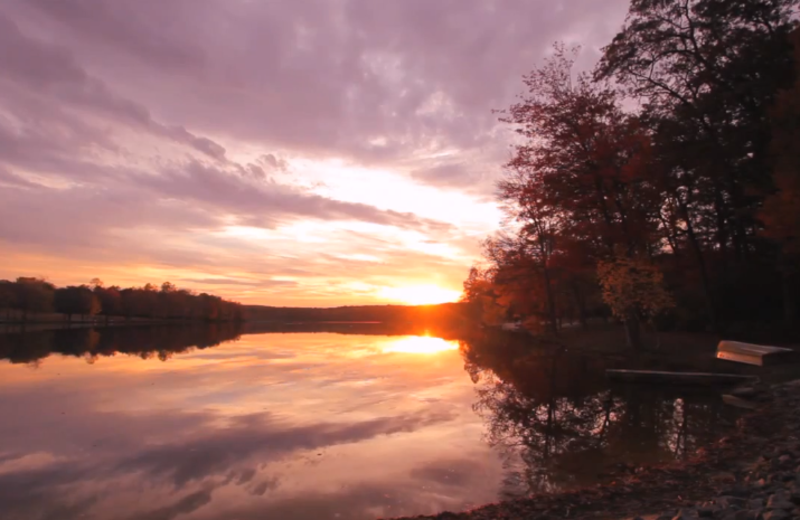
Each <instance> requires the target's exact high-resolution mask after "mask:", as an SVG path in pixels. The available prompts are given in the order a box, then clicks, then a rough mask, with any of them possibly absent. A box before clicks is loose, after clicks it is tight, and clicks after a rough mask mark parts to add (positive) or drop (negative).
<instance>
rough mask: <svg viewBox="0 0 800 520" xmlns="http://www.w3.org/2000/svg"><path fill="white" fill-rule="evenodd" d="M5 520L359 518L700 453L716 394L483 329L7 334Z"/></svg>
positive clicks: (726, 415) (0, 378) (448, 505)
mask: <svg viewBox="0 0 800 520" xmlns="http://www.w3.org/2000/svg"><path fill="white" fill-rule="evenodd" d="M0 357H2V358H3V360H2V361H0V417H2V418H3V420H2V421H0V511H2V514H0V516H2V518H3V519H5V520H16V519H20V520H23V519H24V520H37V519H51V518H52V519H63V520H69V519H73V518H74V519H77V518H81V519H108V518H115V519H128V520H144V519H147V520H171V519H173V518H180V519H196V520H222V519H226V520H227V519H233V518H235V519H243V520H248V519H256V518H258V519H262V518H270V519H272V518H274V519H286V520H290V519H368V518H376V517H382V516H389V517H391V516H398V515H411V514H422V513H434V512H438V511H442V510H453V509H463V508H467V507H470V506H475V505H478V504H480V503H483V502H490V501H495V500H497V499H498V498H503V497H506V496H515V495H521V494H525V493H527V492H530V491H537V490H547V489H554V488H566V487H570V486H575V485H583V484H587V483H591V482H594V481H597V480H598V479H600V478H602V476H601V475H600V474H601V473H602V472H603V471H604V470H605V469H607V468H608V467H610V466H612V465H613V464H617V463H620V462H624V463H636V464H638V463H644V462H654V461H661V460H669V459H671V458H674V457H682V456H685V455H686V454H687V453H691V452H693V451H694V450H695V449H696V448H697V447H699V446H700V445H701V444H703V443H704V442H707V441H708V440H709V439H710V438H712V437H713V436H715V435H717V434H719V432H720V431H721V430H723V429H725V428H727V427H729V426H730V424H731V423H732V421H733V419H734V417H733V416H732V415H730V412H731V411H730V410H729V409H727V408H724V407H723V406H722V405H721V403H720V402H719V399H718V397H716V396H706V395H682V394H672V395H665V394H662V393H656V392H647V391H644V390H643V389H636V390H625V389H609V388H608V387H607V386H606V383H605V379H604V378H603V371H604V369H605V366H606V363H605V362H604V361H602V360H598V359H591V358H583V357H577V356H574V355H567V354H566V353H557V352H541V351H534V352H532V351H531V350H530V348H525V347H521V346H519V345H509V344H508V343H507V342H505V343H504V342H499V341H498V340H496V339H492V338H477V339H473V340H472V341H470V342H463V341H462V342H459V341H447V340H444V339H439V338H435V337H419V336H379V335H343V334H333V333H316V334H311V333H296V334H277V333H271V334H248V335H239V331H237V330H234V329H226V328H213V329H201V328H195V329H175V328H172V329H170V328H164V327H162V328H157V329H147V328H137V329H127V330H126V329H106V330H98V331H91V330H72V331H55V332H36V333H32V332H29V333H27V334H24V335H22V334H8V335H0Z"/></svg>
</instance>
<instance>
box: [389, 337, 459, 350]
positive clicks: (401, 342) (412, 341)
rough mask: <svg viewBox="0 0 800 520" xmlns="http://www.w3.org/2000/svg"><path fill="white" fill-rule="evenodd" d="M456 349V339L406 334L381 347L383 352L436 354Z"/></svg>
mask: <svg viewBox="0 0 800 520" xmlns="http://www.w3.org/2000/svg"><path fill="white" fill-rule="evenodd" d="M457 349H458V342H457V341H452V340H451V341H447V340H444V339H442V338H433V337H430V336H407V337H403V338H399V339H395V340H391V341H390V342H388V343H387V344H386V345H385V346H384V347H383V351H384V352H404V353H406V354H436V353H437V352H443V351H446V350H457Z"/></svg>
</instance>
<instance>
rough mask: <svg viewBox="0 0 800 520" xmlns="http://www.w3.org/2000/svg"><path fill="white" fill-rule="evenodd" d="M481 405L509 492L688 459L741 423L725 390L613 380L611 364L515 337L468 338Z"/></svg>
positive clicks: (468, 362) (469, 367)
mask: <svg viewBox="0 0 800 520" xmlns="http://www.w3.org/2000/svg"><path fill="white" fill-rule="evenodd" d="M460 349H461V353H462V355H463V357H464V360H465V369H466V371H467V372H468V373H469V375H470V377H471V378H472V381H473V382H474V383H475V384H476V388H477V394H478V400H477V402H476V403H475V405H474V408H475V410H476V412H478V413H479V414H480V415H481V416H482V417H483V418H484V420H485V421H486V424H487V430H486V437H487V441H488V442H489V444H491V445H493V446H496V447H498V448H499V449H500V450H501V453H503V456H504V457H505V463H506V468H507V474H506V480H505V483H504V490H503V493H504V494H505V495H506V496H518V495H521V494H528V493H536V492H546V491H552V490H555V489H568V488H574V487H581V486H585V485H589V484H592V483H595V482H598V481H600V480H602V475H603V473H604V472H607V471H608V470H610V469H612V468H614V467H615V466H617V467H618V465H620V464H624V465H643V464H658V463H663V462H666V461H669V460H673V459H683V458H685V457H687V456H688V455H691V454H692V453H694V452H695V451H696V450H697V449H698V448H699V447H700V446H702V445H704V444H707V443H709V442H712V441H713V439H714V438H715V437H716V436H718V435H720V433H721V432H722V431H724V430H725V429H727V428H730V427H731V426H732V425H733V424H734V421H735V418H736V411H735V410H734V409H731V408H729V407H725V406H724V405H723V403H722V401H721V399H720V397H719V395H715V394H711V393H708V392H697V391H694V392H692V391H689V390H683V391H681V390H674V389H673V390H669V389H665V388H652V387H645V386H636V387H634V386H628V387H624V386H620V387H611V386H609V384H608V382H607V381H606V378H605V370H606V368H613V361H611V360H608V359H604V358H602V357H598V356H590V355H581V354H580V353H574V352H569V351H566V350H564V349H563V348H545V347H536V348H533V347H529V346H525V345H524V344H520V343H518V342H515V340H514V339H512V338H509V337H499V338H498V337H492V336H484V337H481V338H477V339H471V340H470V341H462V342H461V344H460Z"/></svg>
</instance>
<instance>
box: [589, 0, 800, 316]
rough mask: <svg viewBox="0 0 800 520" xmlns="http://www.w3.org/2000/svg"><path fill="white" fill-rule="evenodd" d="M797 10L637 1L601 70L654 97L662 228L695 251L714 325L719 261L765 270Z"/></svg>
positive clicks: (723, 0)
mask: <svg viewBox="0 0 800 520" xmlns="http://www.w3.org/2000/svg"><path fill="white" fill-rule="evenodd" d="M797 5H798V1H797V0H632V2H631V5H630V9H629V13H628V18H627V20H626V23H625V25H624V27H623V29H622V31H620V33H619V34H617V36H616V37H615V38H614V40H613V41H612V43H611V44H610V45H608V46H607V47H605V49H604V53H603V58H602V60H601V62H600V63H599V65H598V67H597V69H596V74H595V78H596V79H598V80H606V79H613V80H614V81H616V82H617V83H618V84H620V85H622V86H623V87H625V88H626V91H627V94H629V95H630V96H632V97H635V98H638V99H639V100H641V101H642V103H643V111H642V117H643V120H645V121H647V123H648V125H649V126H650V128H651V131H652V133H653V136H654V139H655V148H656V155H657V156H658V158H659V160H658V163H659V169H658V170H657V171H654V173H656V175H654V181H656V182H657V183H658V185H659V187H660V188H661V190H662V193H663V194H664V197H663V198H664V201H663V204H662V206H661V208H662V210H663V211H664V213H665V214H664V217H665V218H663V219H662V224H663V225H664V227H665V229H666V230H667V237H668V238H669V239H670V245H671V246H672V247H673V248H674V249H675V251H676V253H677V254H680V252H681V247H682V246H685V247H686V248H687V249H688V250H690V251H691V258H693V259H694V262H695V265H696V268H697V269H698V271H699V273H700V276H701V280H702V283H703V285H704V287H705V292H706V300H707V302H708V306H709V312H710V315H711V319H712V322H713V321H716V316H717V309H716V307H717V303H716V300H717V296H718V295H717V294H714V288H713V286H714V280H712V279H711V278H712V275H713V274H714V268H716V271H718V274H717V276H716V277H717V278H718V279H720V280H723V281H724V280H725V279H726V276H727V275H728V273H734V274H736V273H738V274H736V277H735V278H734V279H735V280H739V279H741V277H742V273H746V272H748V271H747V270H748V269H750V272H752V271H753V269H756V270H758V269H761V266H759V265H758V263H757V262H756V261H755V260H757V259H758V257H759V255H758V254H756V252H757V249H758V248H759V246H760V244H759V242H758V240H757V238H756V236H757V232H758V228H759V222H758V219H757V218H756V213H757V211H758V208H759V207H760V205H761V200H762V198H763V195H764V194H765V193H767V192H768V191H769V189H770V188H771V186H772V175H771V172H772V170H771V167H770V157H769V155H770V154H769V147H770V140H771V136H770V121H769V107H770V106H772V105H773V103H774V101H775V98H776V95H777V93H778V92H779V90H780V89H782V88H785V87H786V86H787V85H789V84H790V83H791V80H792V77H793V74H794V70H793V66H792V52H791V45H790V43H789V40H788V38H787V36H788V34H789V31H790V30H791V29H792V27H793V21H792V16H793V12H794V11H795V9H796V7H797ZM709 264H710V265H709ZM751 266H752V267H751ZM734 268H735V269H734Z"/></svg>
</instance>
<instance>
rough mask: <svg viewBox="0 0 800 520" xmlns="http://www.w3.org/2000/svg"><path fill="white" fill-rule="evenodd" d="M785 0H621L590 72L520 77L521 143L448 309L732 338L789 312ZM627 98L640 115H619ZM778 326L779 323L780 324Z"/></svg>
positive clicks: (791, 150)
mask: <svg viewBox="0 0 800 520" xmlns="http://www.w3.org/2000/svg"><path fill="white" fill-rule="evenodd" d="M797 8H798V1H797V0H661V1H657V2H656V1H652V0H632V2H631V5H630V9H629V13H628V18H627V20H626V22H625V25H624V26H623V28H622V30H621V31H620V32H619V34H617V35H616V37H615V38H614V39H613V41H612V42H611V43H610V44H609V45H608V46H606V47H605V48H604V49H603V56H602V58H601V60H600V62H599V64H598V66H597V68H596V70H595V71H594V73H593V74H580V75H577V77H576V76H575V75H574V74H573V70H572V65H573V59H574V58H573V54H572V53H571V52H570V50H568V49H566V48H564V47H563V46H559V45H557V46H556V52H555V53H554V55H553V57H552V58H551V59H550V60H549V61H547V62H546V63H545V65H543V66H542V67H540V68H538V69H536V70H534V71H533V72H531V73H530V74H529V75H528V76H526V77H525V78H524V79H525V84H526V86H527V92H526V94H525V95H524V96H523V97H522V99H521V100H520V101H519V102H518V103H516V104H514V105H513V106H511V107H510V108H509V109H508V110H507V111H505V113H504V115H503V118H502V121H504V122H506V123H507V124H509V125H510V126H511V127H512V128H514V129H515V130H516V131H517V132H518V134H519V140H518V142H517V144H516V145H515V151H514V154H513V156H512V158H511V160H510V161H509V162H508V163H507V164H506V165H505V168H506V176H505V178H504V179H503V181H502V182H501V183H500V186H499V191H500V198H501V202H502V203H503V204H504V207H505V208H506V210H507V214H508V217H509V218H508V222H509V225H508V226H507V227H506V228H505V229H504V230H503V231H502V232H500V233H498V234H497V235H495V236H493V237H492V238H491V239H489V240H488V241H487V242H486V246H485V258H486V262H485V263H484V264H482V265H479V266H476V267H475V268H474V269H473V270H472V272H471V273H470V276H469V279H468V280H467V281H466V282H465V292H464V300H465V301H466V302H469V303H471V304H473V306H474V307H475V308H476V309H477V310H478V311H479V312H480V313H481V316H482V317H483V319H484V321H486V322H488V323H492V324H497V323H499V322H503V321H506V320H508V319H511V318H513V317H515V316H519V317H520V318H522V319H523V320H526V321H527V322H528V324H529V326H530V327H532V328H536V329H541V330H543V331H549V332H550V333H553V334H557V333H558V331H559V329H560V325H561V324H562V323H564V322H579V323H581V324H582V325H584V326H585V325H586V323H587V321H588V319H589V318H591V317H600V316H605V317H609V316H611V315H612V314H613V315H614V316H615V317H616V318H617V319H619V320H620V321H621V322H623V323H624V324H625V326H626V329H627V330H628V338H629V342H630V343H631V344H632V345H633V346H638V345H639V343H640V342H639V327H640V323H641V322H645V321H649V322H651V323H657V324H659V325H660V326H663V327H677V328H683V329H690V330H691V329H697V330H703V329H710V330H715V331H718V332H722V331H728V330H731V328H732V327H734V326H737V327H738V326H741V324H742V323H745V322H750V323H753V322H762V323H763V322H772V323H774V324H775V326H784V324H785V327H786V328H785V330H787V331H790V330H791V327H793V326H796V325H795V324H796V323H797V321H798V318H800V315H799V314H798V303H799V302H800V300H799V299H798V293H800V268H799V267H798V266H800V245H799V244H800V125H799V124H798V122H800V75H798V72H799V71H800V32H799V31H798V29H797V28H796V26H797V24H796V20H797V17H796V14H797ZM631 101H638V103H631ZM781 321H783V324H782V323H781Z"/></svg>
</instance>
